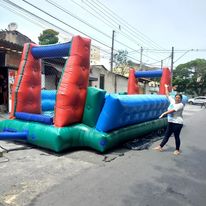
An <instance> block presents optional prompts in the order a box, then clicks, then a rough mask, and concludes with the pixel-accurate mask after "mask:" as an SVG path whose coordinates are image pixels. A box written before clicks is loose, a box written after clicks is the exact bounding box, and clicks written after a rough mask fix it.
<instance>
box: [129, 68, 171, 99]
mask: <svg viewBox="0 0 206 206" xmlns="http://www.w3.org/2000/svg"><path fill="white" fill-rule="evenodd" d="M141 77H145V78H154V77H161V80H160V89H159V94H162V95H164V94H165V86H164V85H165V84H167V85H171V72H170V70H169V68H167V67H165V68H163V69H161V70H151V71H135V70H134V69H130V71H129V79H128V90H127V92H128V94H139V86H138V80H137V78H141ZM169 91H171V86H170V87H169Z"/></svg>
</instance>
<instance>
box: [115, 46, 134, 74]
mask: <svg viewBox="0 0 206 206" xmlns="http://www.w3.org/2000/svg"><path fill="white" fill-rule="evenodd" d="M127 55H128V51H126V50H118V52H117V53H116V54H114V63H115V68H114V72H115V73H117V74H120V75H123V76H127V75H128V73H129V68H130V67H131V65H130V63H131V61H128V60H127Z"/></svg>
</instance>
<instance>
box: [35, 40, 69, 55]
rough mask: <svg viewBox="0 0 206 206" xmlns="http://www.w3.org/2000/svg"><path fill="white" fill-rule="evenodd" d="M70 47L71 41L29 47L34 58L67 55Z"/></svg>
mask: <svg viewBox="0 0 206 206" xmlns="http://www.w3.org/2000/svg"><path fill="white" fill-rule="evenodd" d="M70 48H71V42H67V43H62V44H52V45H44V46H35V47H33V48H32V49H31V53H32V55H33V57H35V58H56V57H68V56H69V52H70Z"/></svg>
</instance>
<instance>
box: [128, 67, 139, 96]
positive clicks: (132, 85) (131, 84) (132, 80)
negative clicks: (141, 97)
mask: <svg viewBox="0 0 206 206" xmlns="http://www.w3.org/2000/svg"><path fill="white" fill-rule="evenodd" d="M127 93H128V94H139V85H138V81H137V78H136V77H135V70H134V69H130V70H129V79H128V88H127Z"/></svg>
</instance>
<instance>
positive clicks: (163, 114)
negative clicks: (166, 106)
mask: <svg viewBox="0 0 206 206" xmlns="http://www.w3.org/2000/svg"><path fill="white" fill-rule="evenodd" d="M173 112H175V110H174V109H171V110H168V111H166V112H163V113H162V114H161V115H160V116H159V118H162V117H164V116H165V115H167V114H171V113H173Z"/></svg>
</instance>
